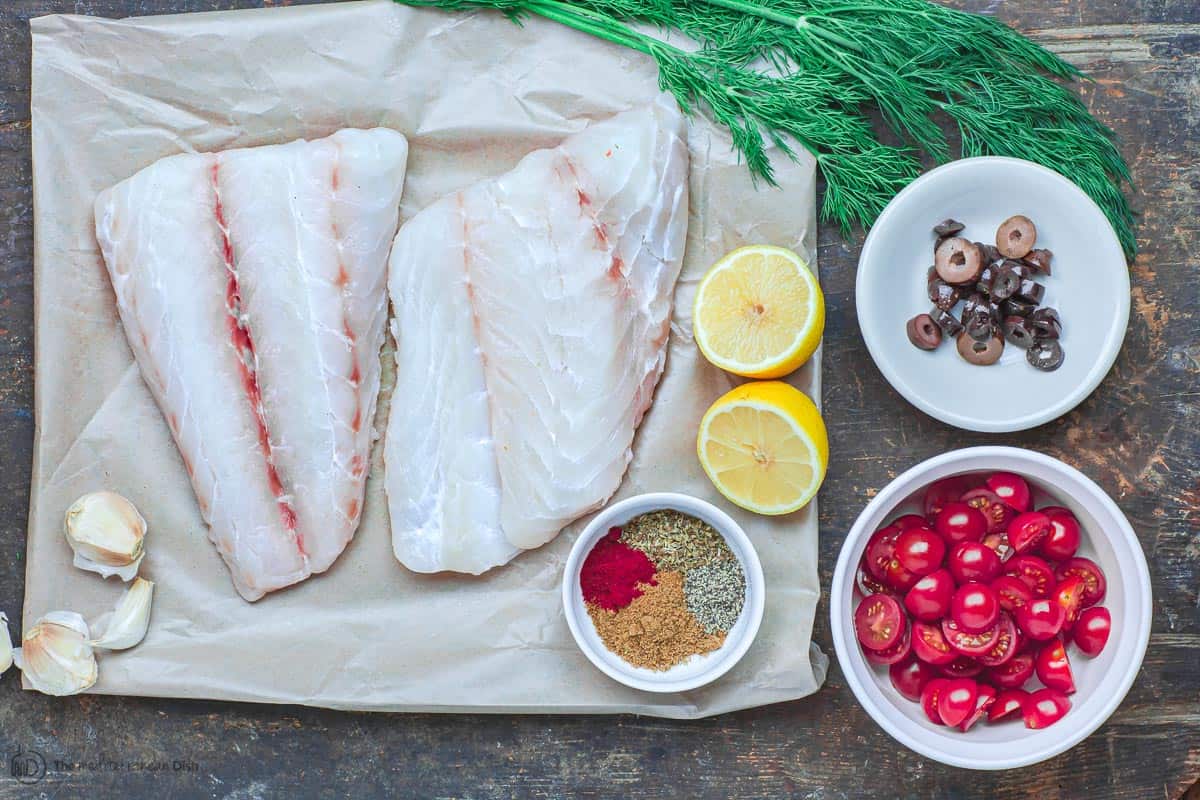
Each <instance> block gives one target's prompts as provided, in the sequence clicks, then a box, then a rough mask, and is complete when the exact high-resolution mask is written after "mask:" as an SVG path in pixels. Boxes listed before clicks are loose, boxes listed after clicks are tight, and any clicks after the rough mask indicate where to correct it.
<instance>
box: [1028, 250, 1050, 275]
mask: <svg viewBox="0 0 1200 800" xmlns="http://www.w3.org/2000/svg"><path fill="white" fill-rule="evenodd" d="M1053 259H1054V253H1052V252H1050V251H1049V250H1030V251H1029V252H1028V253H1026V255H1025V258H1024V259H1023V260H1024V261H1025V263H1026V264H1028V265H1029V266H1030V267H1031V268H1032V269H1035V270H1037V271H1038V272H1040V273H1042V274H1043V275H1049V274H1050V262H1051V261H1052V260H1053Z"/></svg>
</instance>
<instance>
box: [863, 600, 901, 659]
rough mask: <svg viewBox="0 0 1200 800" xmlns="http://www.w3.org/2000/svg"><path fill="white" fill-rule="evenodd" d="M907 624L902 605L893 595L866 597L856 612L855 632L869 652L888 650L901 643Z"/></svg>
mask: <svg viewBox="0 0 1200 800" xmlns="http://www.w3.org/2000/svg"><path fill="white" fill-rule="evenodd" d="M907 624H908V623H907V622H906V620H905V617H904V612H903V611H901V610H900V604H899V603H897V602H896V598H894V597H892V596H891V595H887V594H873V595H869V596H867V597H864V598H863V599H862V601H861V602H859V604H858V608H856V609H855V610H854V630H855V632H856V633H857V634H858V641H859V642H860V643H861V644H862V646H863V647H865V648H867V649H868V650H887V649H888V648H889V647H891V646H892V645H894V644H896V643H897V642H899V641H900V638H901V637H902V636H903V635H904V629H905V627H906V626H907Z"/></svg>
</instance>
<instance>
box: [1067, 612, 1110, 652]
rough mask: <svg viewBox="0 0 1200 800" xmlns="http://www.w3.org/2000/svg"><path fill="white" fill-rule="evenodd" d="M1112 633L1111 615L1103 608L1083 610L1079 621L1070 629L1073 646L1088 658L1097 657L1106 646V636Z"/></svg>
mask: <svg viewBox="0 0 1200 800" xmlns="http://www.w3.org/2000/svg"><path fill="white" fill-rule="evenodd" d="M1110 633H1112V615H1111V614H1109V613H1108V609H1107V608H1105V607H1104V606H1092V607H1091V608H1085V609H1084V610H1083V611H1082V612H1080V614H1079V621H1078V622H1076V623H1075V627H1074V628H1072V629H1071V635H1072V636H1073V637H1074V640H1075V646H1076V647H1078V648H1079V650H1080V651H1081V652H1082V653H1083V654H1084V655H1088V656H1098V655H1100V651H1101V650H1103V649H1104V645H1106V644H1108V636H1109V634H1110Z"/></svg>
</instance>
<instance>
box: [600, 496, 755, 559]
mask: <svg viewBox="0 0 1200 800" xmlns="http://www.w3.org/2000/svg"><path fill="white" fill-rule="evenodd" d="M621 541H622V542H623V543H624V544H626V545H628V546H629V547H632V548H634V549H635V550H640V551H642V552H643V553H645V554H646V555H647V556H649V557H650V560H651V561H653V562H654V564H655V566H656V567H658V568H659V569H661V570H675V571H680V572H686V571H687V570H691V569H695V568H696V567H700V566H703V565H705V564H708V563H710V562H712V561H716V560H718V559H732V558H733V557H734V555H733V551H732V550H730V549H729V545H728V544H727V543H726V542H725V537H724V536H722V535H721V534H720V533H718V532H717V531H716V529H714V528H713V527H712V526H711V525H709V524H708V523H707V522H704V521H703V520H700V519H696V518H695V517H693V516H689V515H687V514H683V513H681V512H679V511H675V510H672V509H665V510H663V511H651V512H649V513H647V514H641V515H639V516H637V517H634V518H633V519H631V520H629V522H627V523H625V525H624V527H623V528H622V529H621Z"/></svg>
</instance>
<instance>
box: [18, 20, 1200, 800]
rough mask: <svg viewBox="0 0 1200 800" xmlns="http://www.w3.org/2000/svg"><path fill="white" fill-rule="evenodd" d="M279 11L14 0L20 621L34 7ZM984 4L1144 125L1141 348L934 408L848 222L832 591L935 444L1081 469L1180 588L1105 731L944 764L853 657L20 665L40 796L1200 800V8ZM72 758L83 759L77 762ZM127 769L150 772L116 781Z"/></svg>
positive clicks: (1160, 595)
mask: <svg viewBox="0 0 1200 800" xmlns="http://www.w3.org/2000/svg"><path fill="white" fill-rule="evenodd" d="M262 4H264V3H255V2H248V1H247V2H235V1H226V0H171V2H154V1H153V0H81V1H80V2H68V0H6V2H4V3H2V4H0V60H2V63H3V64H4V69H3V70H0V444H3V453H4V455H3V462H2V463H3V466H4V469H3V477H2V478H0V552H3V553H6V554H7V555H5V556H0V610H3V611H5V612H7V613H8V615H9V616H10V617H11V618H13V619H17V618H19V616H20V611H21V597H22V593H23V570H24V561H23V547H24V537H25V514H26V511H27V495H28V488H29V483H28V481H29V462H30V443H31V440H32V435H33V419H32V415H31V412H30V408H31V404H32V392H33V388H32V374H33V355H32V339H33V330H32V311H31V301H32V289H31V285H32V245H33V238H32V237H33V231H32V202H31V197H30V189H29V173H30V163H29V110H28V102H29V33H28V27H27V25H26V23H25V21H26V20H27V19H28V18H29V17H31V16H36V15H39V14H45V13H53V12H78V13H91V14H99V15H105V16H125V15H129V14H135V13H161V12H165V11H169V10H174V11H197V10H210V9H216V8H231V7H238V6H254V5H262ZM265 4H267V5H270V4H271V3H270V2H267V3H265ZM960 4H961V5H963V6H964V7H967V8H971V9H973V10H977V11H990V12H994V13H996V14H998V15H999V16H1001V17H1002V18H1003V19H1004V20H1006V21H1008V22H1010V23H1012V24H1013V25H1015V26H1017V27H1019V28H1022V29H1024V30H1032V31H1036V32H1037V34H1036V35H1037V36H1038V38H1039V39H1040V40H1042V41H1043V42H1045V43H1046V44H1047V45H1049V46H1050V47H1053V48H1054V49H1056V50H1058V51H1059V52H1062V53H1063V54H1065V55H1066V56H1067V57H1068V58H1070V59H1071V60H1073V61H1074V62H1075V63H1077V64H1079V65H1080V66H1081V67H1083V68H1085V69H1086V70H1087V71H1088V72H1090V73H1091V74H1092V75H1093V76H1094V78H1095V83H1094V84H1091V85H1088V86H1085V87H1084V89H1083V91H1084V92H1085V94H1086V96H1087V99H1088V102H1089V104H1090V105H1091V107H1092V108H1093V109H1094V110H1095V113H1096V114H1097V115H1098V116H1099V117H1100V118H1101V119H1103V120H1105V121H1106V122H1108V123H1109V124H1110V125H1112V126H1113V127H1114V128H1115V129H1116V130H1117V131H1118V133H1119V134H1120V135H1121V137H1122V141H1123V143H1124V145H1123V147H1124V151H1125V154H1126V156H1127V157H1128V159H1129V162H1130V164H1131V165H1132V167H1133V170H1134V174H1135V177H1136V180H1137V183H1138V188H1139V190H1140V193H1139V194H1138V195H1137V197H1136V198H1135V202H1136V205H1137V207H1138V208H1139V209H1140V210H1141V211H1142V212H1143V214H1144V217H1143V218H1142V226H1141V230H1140V239H1141V245H1142V254H1141V256H1140V257H1139V258H1138V260H1137V263H1136V264H1135V265H1134V268H1133V274H1134V285H1135V288H1134V316H1133V318H1132V320H1131V323H1130V330H1129V337H1128V339H1127V341H1126V344H1125V349H1124V351H1123V352H1122V354H1121V357H1120V359H1119V360H1118V362H1117V365H1116V367H1115V368H1114V370H1113V372H1112V374H1111V375H1109V377H1108V379H1107V380H1106V381H1105V382H1104V384H1103V385H1102V386H1101V387H1100V389H1099V390H1098V391H1097V392H1096V393H1095V394H1094V395H1093V396H1092V397H1091V398H1090V399H1089V400H1088V401H1087V402H1085V403H1084V404H1083V405H1082V406H1080V408H1079V409H1077V410H1076V411H1074V412H1072V413H1071V414H1069V415H1068V416H1067V417H1065V418H1064V419H1061V420H1058V421H1055V422H1053V423H1050V424H1048V425H1045V426H1043V427H1042V428H1039V429H1038V430H1036V431H1031V432H1027V433H1024V434H1018V435H1014V436H1003V437H999V436H985V435H981V434H966V433H962V432H958V431H954V430H951V429H949V428H947V427H946V426H944V425H941V424H939V423H937V422H934V421H933V420H931V419H929V418H927V417H925V416H923V415H922V414H921V413H920V412H918V411H915V410H914V409H913V408H911V407H910V406H908V405H907V404H906V403H905V402H904V401H903V400H902V399H901V398H900V397H899V396H898V395H897V394H896V393H895V392H894V391H892V389H891V388H890V387H889V386H888V385H887V384H886V382H885V381H884V380H883V378H882V377H881V376H880V374H879V372H878V371H877V370H876V369H875V367H874V365H873V364H872V363H871V361H870V359H869V357H868V356H867V353H866V350H865V348H864V347H863V344H862V340H861V338H860V336H859V333H858V327H857V324H856V321H855V319H854V314H855V311H854V302H853V300H854V298H853V276H854V264H855V260H856V257H857V245H858V242H849V243H848V242H845V241H843V240H842V239H840V238H839V237H838V236H837V234H836V232H835V231H834V230H832V229H823V230H822V231H821V239H820V254H821V270H822V275H823V278H824V281H825V287H826V292H827V295H826V296H827V299H828V303H829V327H828V333H827V338H826V353H825V368H826V371H825V376H826V377H825V387H826V389H825V405H826V409H827V412H826V419H827V421H828V423H829V427H830V433H831V436H832V439H833V452H834V460H833V463H832V464H831V468H830V474H829V479H828V482H827V484H826V488H825V491H824V492H823V493H822V506H821V530H822V544H821V556H820V558H821V572H822V578H823V583H824V585H826V586H828V581H829V570H830V569H831V567H832V565H833V563H834V561H835V559H836V556H837V551H838V548H839V546H840V544H841V541H842V538H843V534H844V531H845V530H846V529H847V528H848V527H849V526H850V524H851V522H852V521H853V519H854V517H855V515H856V514H857V512H858V510H859V509H860V508H861V506H862V504H863V503H864V502H865V500H866V499H867V498H868V497H869V496H870V495H871V494H872V493H873V492H875V491H876V490H878V488H879V487H881V486H882V485H883V484H884V483H886V482H887V481H888V480H889V479H890V478H891V477H894V476H895V475H896V474H898V473H899V472H900V471H902V470H903V469H905V468H907V467H908V466H910V465H912V464H913V463H915V462H917V461H919V460H921V459H923V458H926V457H928V456H931V455H933V454H935V453H937V452H940V451H943V450H946V449H949V448H952V447H959V446H963V445H968V444H978V443H985V442H1006V443H1011V444H1017V445H1024V446H1028V447H1032V448H1035V449H1038V450H1042V451H1044V452H1048V453H1051V454H1053V455H1056V456H1058V457H1060V458H1063V459H1065V460H1066V461H1068V462H1070V463H1072V464H1075V465H1076V466H1078V467H1080V468H1081V469H1083V470H1084V471H1085V472H1086V473H1087V474H1089V475H1090V476H1091V477H1093V478H1094V479H1096V480H1097V481H1098V482H1099V483H1100V484H1101V485H1102V486H1103V487H1104V488H1105V489H1106V490H1108V491H1109V492H1110V493H1112V495H1113V496H1114V497H1115V498H1116V499H1117V501H1118V503H1119V504H1120V505H1121V507H1122V508H1123V509H1124V510H1125V512H1126V513H1127V514H1128V515H1129V517H1130V519H1131V521H1132V522H1133V524H1134V526H1135V527H1136V528H1137V529H1138V531H1139V534H1140V535H1141V537H1142V543H1143V545H1144V547H1145V550H1146V553H1147V556H1148V557H1149V559H1150V563H1151V569H1152V572H1153V575H1154V580H1155V592H1154V595H1155V617H1154V635H1153V638H1152V641H1151V644H1150V652H1149V655H1148V656H1147V659H1146V665H1145V667H1144V669H1143V671H1142V674H1141V676H1140V677H1139V679H1138V682H1137V683H1136V684H1135V686H1134V688H1133V691H1132V692H1131V693H1130V695H1129V698H1128V699H1127V700H1126V701H1125V703H1124V704H1123V705H1122V706H1121V708H1120V709H1119V710H1118V712H1117V713H1116V715H1115V716H1114V717H1113V718H1112V720H1111V721H1110V722H1109V723H1108V724H1107V725H1105V726H1104V727H1103V728H1101V729H1100V731H1098V732H1097V733H1096V734H1095V735H1094V736H1092V737H1091V738H1089V739H1088V740H1087V741H1086V742H1084V743H1083V744H1081V745H1080V746H1078V747H1076V748H1075V749H1074V750H1072V751H1070V752H1069V753H1067V754H1065V755H1063V756H1060V757H1059V758H1056V759H1054V760H1053V761H1050V762H1049V763H1047V764H1043V765H1040V766H1038V767H1036V768H1034V769H1031V770H1027V771H1025V772H1022V773H1016V774H979V773H971V772H967V771H963V770H955V769H950V768H946V767H942V766H940V765H937V764H934V763H931V762H929V761H927V760H925V759H922V758H919V757H917V756H915V755H913V754H911V753H909V752H908V751H905V750H902V749H900V748H899V747H898V746H897V745H896V744H895V743H893V742H892V740H891V739H889V738H888V737H887V735H886V734H884V733H883V732H882V731H881V730H880V729H879V728H878V727H877V726H876V725H875V724H874V723H873V722H871V721H870V719H868V718H867V717H866V716H865V714H864V713H863V712H862V711H861V709H860V708H859V707H858V705H857V703H856V702H855V700H854V698H853V696H852V695H851V694H850V692H849V691H848V689H847V688H846V686H845V683H844V681H843V680H842V678H841V675H840V673H839V672H838V670H837V669H836V667H835V668H834V669H833V670H831V674H830V677H829V681H828V684H827V685H826V686H825V687H824V688H823V689H822V690H821V691H820V692H819V693H818V694H817V695H815V696H813V697H811V698H808V699H806V700H802V701H799V702H795V703H788V704H783V705H780V706H775V707H771V708H765V709H759V710H756V711H749V712H745V713H740V714H733V715H729V716H725V717H720V718H717V719H711V720H704V721H700V722H670V721H662V720H652V719H637V718H628V717H625V718H611V717H598V718H582V717H551V718H545V717H466V716H452V717H439V716H427V715H418V716H403V715H366V714H345V713H336V712H331V711H320V710H314V709H306V708H292V707H287V708H273V707H269V706H254V705H237V704H224V703H200V702H179V701H153V700H137V699H121V698H100V697H96V698H92V697H82V698H70V699H61V700H60V699H50V698H45V697H41V696H39V695H36V694H32V693H25V692H22V691H20V689H19V686H18V681H17V679H16V677H15V675H14V674H10V675H6V676H5V677H4V678H3V680H0V753H5V754H9V753H12V752H13V751H15V750H16V749H17V748H25V749H32V750H36V751H38V752H40V753H41V754H42V755H43V756H45V758H46V759H48V760H50V761H51V772H50V775H49V776H48V777H47V778H46V780H45V781H44V782H43V783H42V784H40V785H39V786H38V787H36V789H37V790H40V791H42V792H44V793H45V795H46V796H55V797H62V798H67V797H84V796H87V797H108V796H129V797H154V796H164V797H230V798H256V797H277V796H314V797H340V796H345V795H347V794H352V795H354V796H372V795H380V796H382V795H385V794H391V795H396V796H404V797H472V798H500V797H516V796H519V797H534V798H555V797H562V796H567V795H572V796H580V797H625V796H638V797H644V798H649V799H650V800H654V799H656V798H692V797H699V796H705V797H743V798H778V797H813V798H850V797H892V796H903V797H938V798H974V797H995V798H1017V797H1022V798H1058V797H1084V796H1087V797H1092V798H1102V797H1120V798H1131V799H1133V798H1136V799H1137V800H1142V799H1143V798H1159V797H1165V798H1175V797H1179V796H1181V795H1182V793H1183V792H1184V791H1185V790H1186V789H1187V787H1188V786H1189V785H1191V784H1192V783H1193V782H1195V781H1196V779H1197V777H1200V668H1198V666H1197V660H1198V656H1200V608H1198V604H1200V597H1198V596H1197V588H1198V587H1200V539H1198V538H1197V534H1198V533H1200V404H1198V403H1197V400H1198V398H1200V380H1198V378H1200V291H1197V286H1200V267H1198V265H1197V256H1196V253H1197V251H1200V233H1198V230H1197V226H1198V223H1197V211H1198V210H1200V5H1197V4H1196V3H1195V2H1194V0H1025V2H1023V3H1019V4H1018V3H1015V2H1010V3H1005V2H1003V0H962V2H961V3H960ZM81 379H85V378H81ZM826 613H827V609H826V608H825V607H824V605H822V607H821V609H820V611H819V614H820V617H819V618H818V624H817V633H816V637H817V641H818V642H819V643H820V644H821V646H822V647H823V648H824V649H825V650H826V652H831V645H830V640H829V634H828V624H827V623H826V622H825V620H824V615H825V614H826ZM12 627H13V629H14V631H15V628H16V626H15V625H13V626H12ZM6 760H7V757H6V758H5V761H6ZM55 760H59V761H62V762H66V763H67V764H71V763H75V762H83V766H82V767H80V768H79V769H64V768H62V767H61V766H60V767H59V768H55V765H54V764H53V762H54V761H55ZM162 760H166V761H167V762H170V761H172V760H178V761H181V762H194V764H195V769H194V770H191V769H180V770H177V771H176V770H168V771H166V772H155V771H148V770H142V771H134V772H130V771H128V766H129V765H133V766H136V765H137V764H140V763H150V762H156V761H162ZM88 762H102V763H90V764H89V763H88ZM105 762H107V763H105ZM112 762H117V763H116V764H114V763H112ZM121 764H124V765H126V769H123V770H120V771H114V769H113V768H114V766H119V765H121ZM0 766H2V767H4V768H3V769H0V800H3V799H4V798H16V797H26V796H29V793H28V792H27V789H26V787H24V786H21V785H19V784H18V783H17V782H16V781H14V780H13V779H11V778H10V777H8V769H7V764H0ZM183 766H186V765H183ZM119 790H120V791H119Z"/></svg>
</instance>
